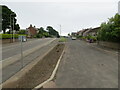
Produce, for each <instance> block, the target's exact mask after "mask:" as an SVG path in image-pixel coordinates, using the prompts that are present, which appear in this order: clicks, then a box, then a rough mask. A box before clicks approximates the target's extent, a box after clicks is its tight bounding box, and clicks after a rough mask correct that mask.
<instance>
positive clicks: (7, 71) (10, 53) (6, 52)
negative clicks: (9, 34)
mask: <svg viewBox="0 0 120 90" xmlns="http://www.w3.org/2000/svg"><path fill="white" fill-rule="evenodd" d="M52 40H54V39H50V38H48V39H37V40H32V41H29V42H25V43H23V52H25V51H27V50H29V49H31V50H32V49H35V48H36V47H38V46H39V47H40V46H41V48H38V49H37V50H34V51H33V52H31V50H30V52H31V53H30V54H28V55H26V56H24V57H23V62H22V63H21V58H17V59H18V60H17V61H16V62H14V63H12V64H10V65H7V66H6V67H4V68H3V69H2V81H3V82H4V81H6V80H7V79H9V78H10V77H11V76H13V75H14V74H15V73H17V72H18V71H19V70H21V68H22V65H23V67H24V66H26V65H27V64H29V63H30V62H31V61H33V60H35V59H36V58H37V57H38V56H42V55H44V54H45V53H46V52H47V51H48V50H49V49H50V48H52V47H54V46H55V45H56V44H57V42H58V39H56V40H54V41H52ZM50 41H51V42H50ZM48 42H50V43H49V44H48ZM46 43H47V45H45V44H46ZM2 52H3V57H4V58H5V59H7V58H10V57H17V54H20V46H19V43H16V44H12V45H10V46H5V47H3V51H2ZM13 59H14V58H13ZM3 61H4V60H3ZM3 65H4V63H3Z"/></svg>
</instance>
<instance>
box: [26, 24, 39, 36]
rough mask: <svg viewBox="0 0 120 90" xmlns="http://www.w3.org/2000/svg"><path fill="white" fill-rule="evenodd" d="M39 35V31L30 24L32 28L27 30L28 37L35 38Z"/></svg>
mask: <svg viewBox="0 0 120 90" xmlns="http://www.w3.org/2000/svg"><path fill="white" fill-rule="evenodd" d="M37 33H38V29H37V28H36V27H35V26H34V27H33V26H32V24H30V26H29V27H28V28H27V34H28V37H30V38H33V37H34V36H35V35H36V34H37Z"/></svg>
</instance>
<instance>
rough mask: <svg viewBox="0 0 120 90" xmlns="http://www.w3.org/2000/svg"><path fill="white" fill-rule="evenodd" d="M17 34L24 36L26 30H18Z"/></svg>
mask: <svg viewBox="0 0 120 90" xmlns="http://www.w3.org/2000/svg"><path fill="white" fill-rule="evenodd" d="M18 34H26V30H20V31H19V32H18Z"/></svg>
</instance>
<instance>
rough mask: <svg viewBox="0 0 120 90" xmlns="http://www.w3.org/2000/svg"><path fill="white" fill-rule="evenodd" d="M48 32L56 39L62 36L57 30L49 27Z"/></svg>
mask: <svg viewBox="0 0 120 90" xmlns="http://www.w3.org/2000/svg"><path fill="white" fill-rule="evenodd" d="M47 30H48V32H49V35H51V36H56V37H60V36H59V33H58V32H57V31H56V30H55V29H53V27H51V26H47Z"/></svg>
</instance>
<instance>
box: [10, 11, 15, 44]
mask: <svg viewBox="0 0 120 90" xmlns="http://www.w3.org/2000/svg"><path fill="white" fill-rule="evenodd" d="M12 15H15V14H13V13H12V14H10V31H11V32H12V35H11V39H12V36H13V42H14V18H13V30H12V24H11V16H12Z"/></svg>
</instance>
